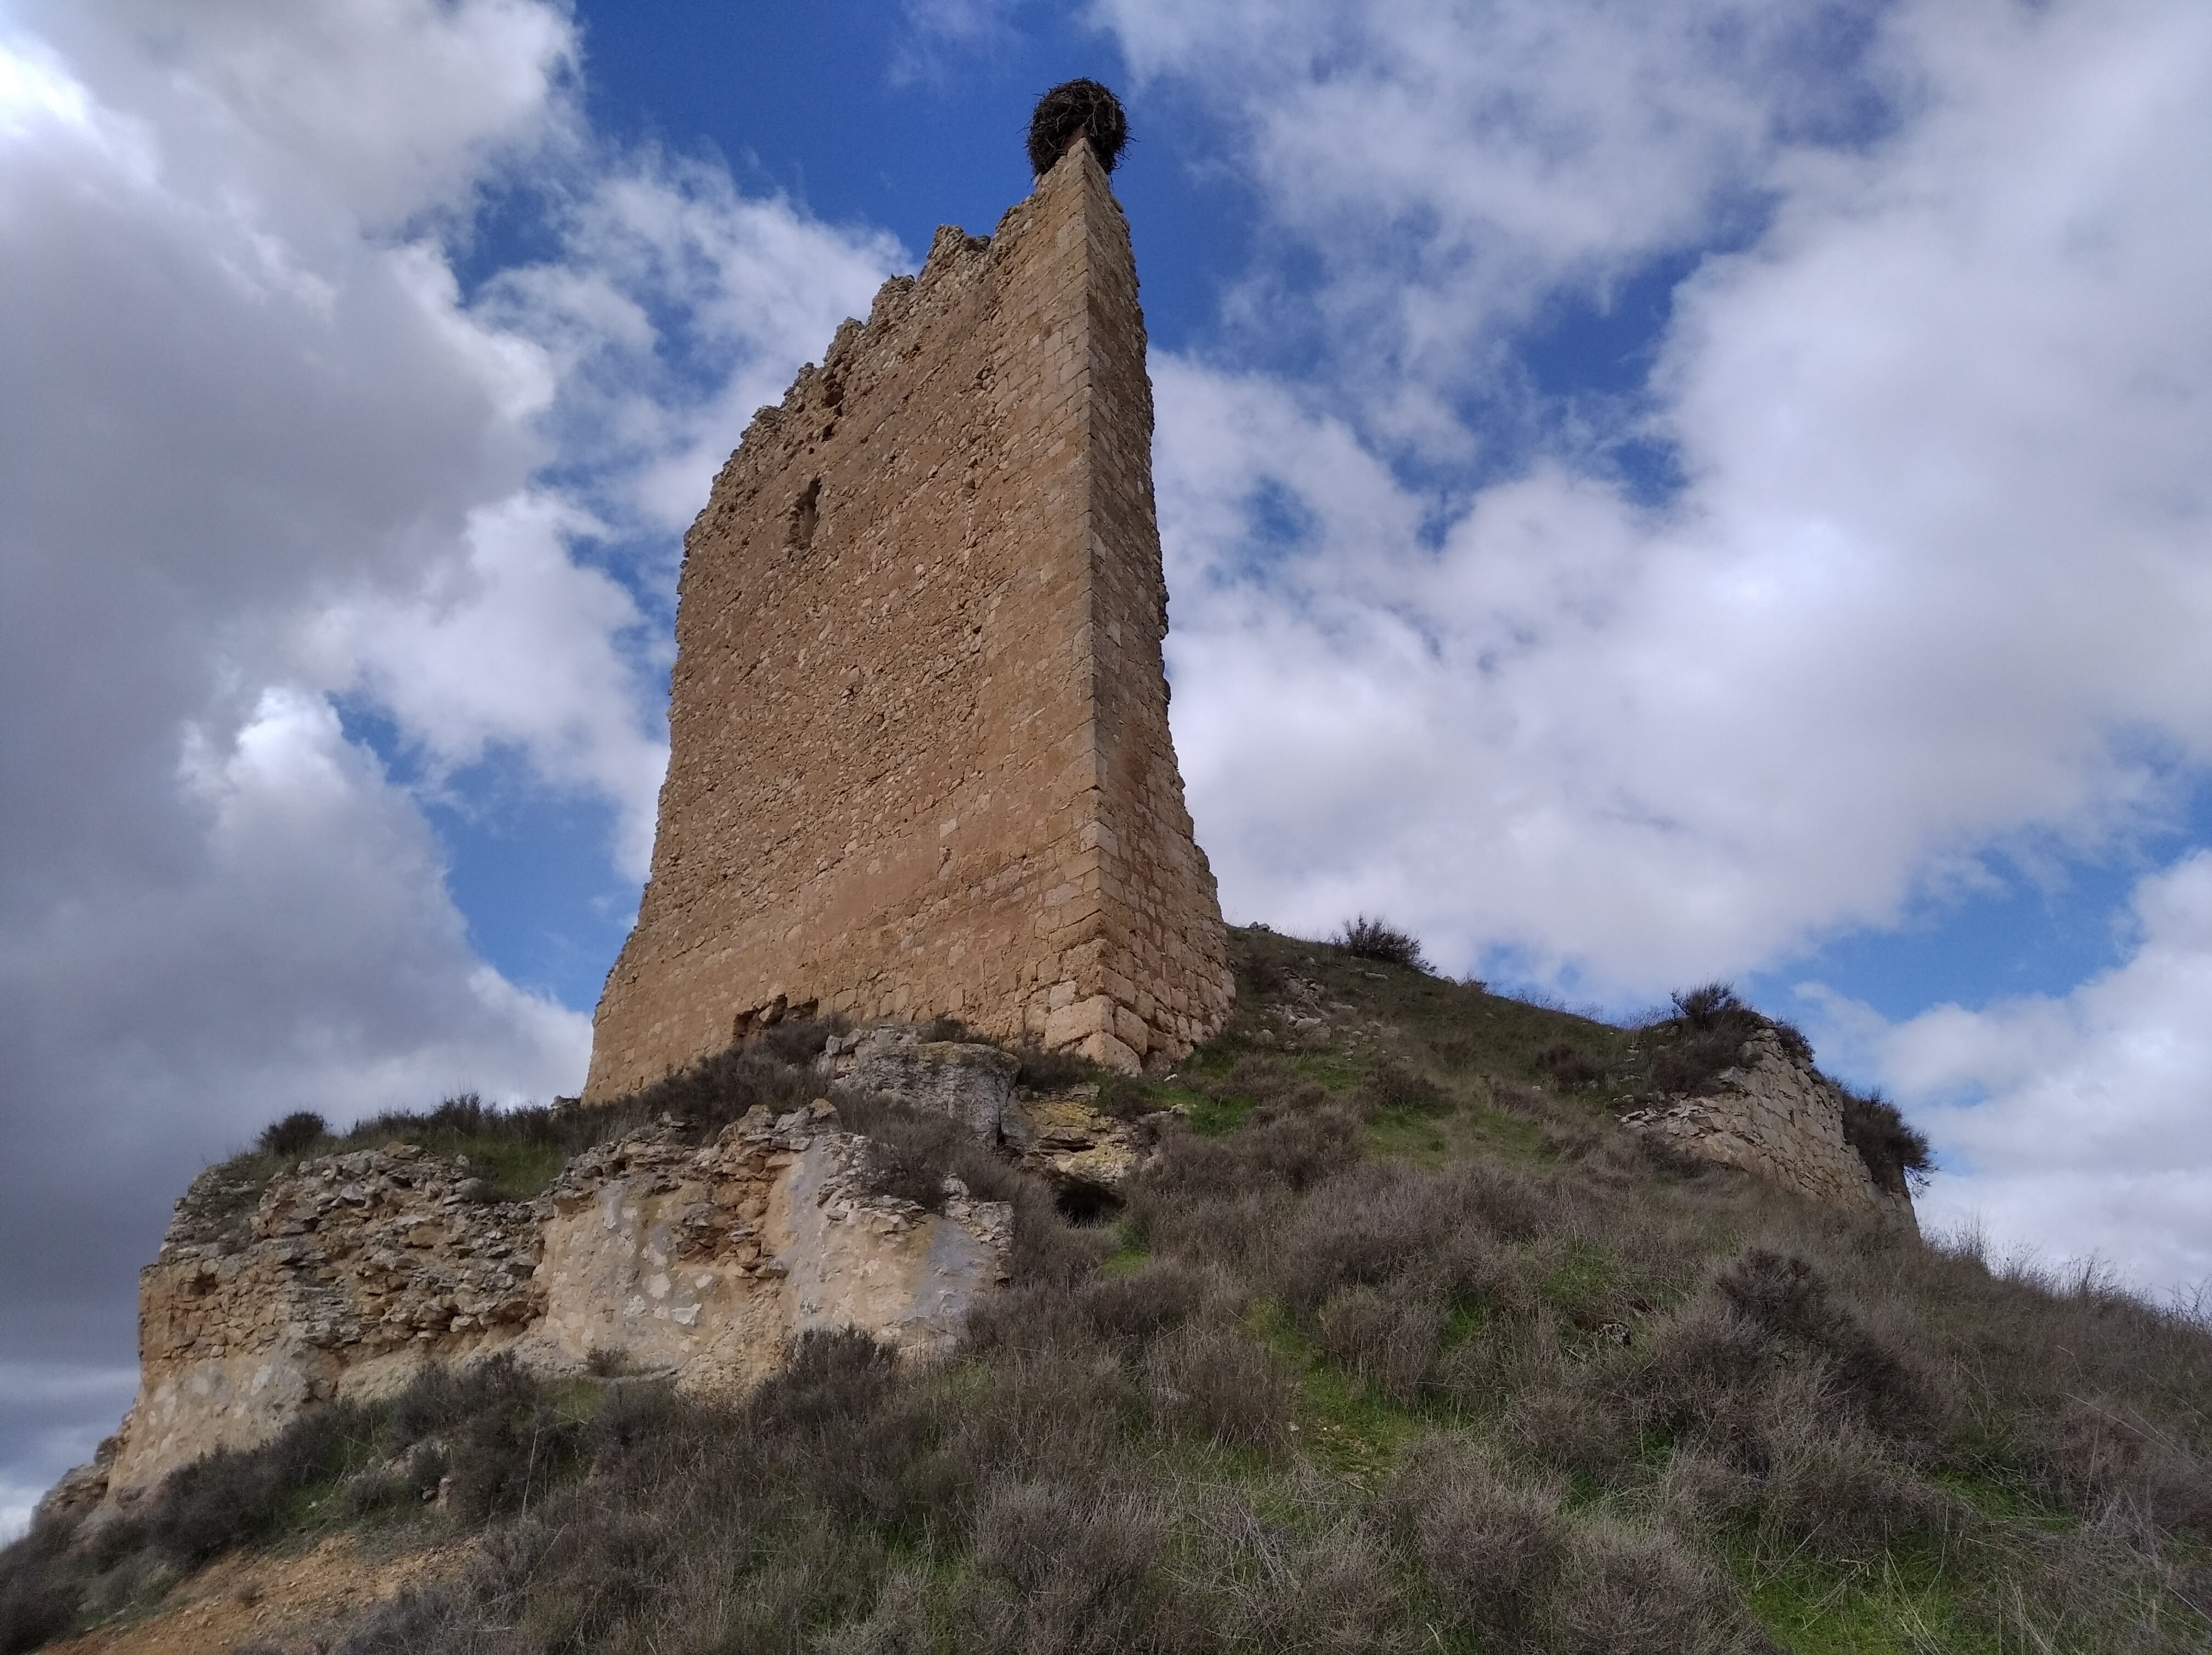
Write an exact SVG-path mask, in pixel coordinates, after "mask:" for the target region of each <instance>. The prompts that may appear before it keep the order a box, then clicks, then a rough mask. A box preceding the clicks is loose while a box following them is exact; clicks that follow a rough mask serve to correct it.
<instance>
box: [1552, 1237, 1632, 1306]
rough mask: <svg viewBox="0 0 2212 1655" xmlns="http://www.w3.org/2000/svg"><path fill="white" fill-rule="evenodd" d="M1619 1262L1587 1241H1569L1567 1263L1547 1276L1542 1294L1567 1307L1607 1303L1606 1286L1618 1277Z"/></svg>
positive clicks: (1608, 1295) (1608, 1287) (1607, 1291)
mask: <svg viewBox="0 0 2212 1655" xmlns="http://www.w3.org/2000/svg"><path fill="white" fill-rule="evenodd" d="M1619 1279H1620V1261H1619V1260H1618V1259H1616V1258H1614V1257H1613V1255H1612V1254H1611V1253H1609V1252H1607V1250H1605V1249H1604V1248H1602V1247H1593V1246H1591V1245H1590V1244H1589V1243H1587V1242H1582V1241H1577V1242H1574V1243H1571V1244H1570V1245H1569V1247H1568V1249H1567V1257H1566V1262H1565V1263H1563V1264H1561V1265H1560V1266H1559V1269H1555V1270H1553V1271H1552V1272H1551V1274H1549V1275H1547V1276H1546V1277H1545V1278H1544V1280H1543V1281H1542V1283H1541V1287H1542V1291H1543V1294H1544V1297H1545V1298H1547V1299H1550V1300H1551V1301H1552V1302H1553V1304H1555V1305H1561V1306H1563V1307H1564V1308H1565V1309H1568V1310H1585V1311H1594V1310H1597V1309H1600V1308H1601V1307H1602V1306H1603V1305H1606V1304H1607V1301H1608V1299H1609V1297H1610V1294H1609V1289H1611V1287H1613V1283H1614V1282H1615V1281H1618V1280H1619Z"/></svg>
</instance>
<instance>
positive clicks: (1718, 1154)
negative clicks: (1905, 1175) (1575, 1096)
mask: <svg viewBox="0 0 2212 1655" xmlns="http://www.w3.org/2000/svg"><path fill="white" fill-rule="evenodd" d="M1621 1124H1622V1125H1623V1126H1625V1127H1626V1128H1627V1129H1629V1130H1630V1131H1632V1132H1639V1133H1644V1134H1646V1135H1650V1137H1652V1138H1654V1139H1656V1140H1657V1141H1660V1142H1662V1143H1664V1144H1666V1145H1667V1146H1668V1147H1670V1148H1672V1149H1674V1150H1676V1151H1677V1152H1679V1153H1683V1154H1686V1155H1689V1156H1692V1157H1693V1158H1695V1159H1699V1160H1705V1161H1713V1162H1717V1164H1719V1165H1723V1166H1733V1167H1735V1168H1736V1169H1738V1170H1739V1171H1745V1172H1748V1173H1750V1174H1752V1175H1753V1177H1760V1178H1764V1179H1765V1180H1766V1181H1767V1182H1769V1183H1776V1184H1779V1185H1780V1186H1781V1187H1782V1188H1784V1189H1785V1190H1795V1191H1796V1193H1798V1194H1799V1195H1802V1196H1809V1197H1810V1198H1811V1199H1813V1200H1814V1201H1817V1202H1826V1204H1827V1205H1829V1206H1831V1207H1839V1208H1844V1210H1845V1211H1848V1212H1858V1213H1865V1214H1872V1215H1874V1216H1876V1217H1880V1218H1883V1219H1887V1220H1894V1221H1898V1222H1901V1223H1904V1224H1907V1225H1913V1226H1915V1227H1916V1228H1917V1221H1916V1220H1915V1219H1914V1217H1913V1213H1912V1198H1911V1196H1910V1194H1908V1193H1907V1192H1906V1191H1905V1190H1903V1189H1901V1188H1899V1189H1890V1188H1886V1187H1884V1185H1882V1184H1881V1183H1877V1182H1876V1181H1875V1177H1874V1175H1873V1173H1872V1172H1870V1171H1869V1170H1868V1168H1867V1165H1866V1163H1865V1162H1864V1161H1863V1160H1862V1159H1860V1157H1859V1154H1858V1152H1857V1150H1855V1149H1854V1148H1852V1147H1851V1146H1850V1142H1849V1141H1847V1140H1846V1139H1845V1138H1844V1111H1843V1096H1842V1093H1841V1092H1839V1091H1838V1089H1837V1087H1836V1086H1835V1083H1834V1082H1832V1081H1831V1080H1828V1079H1826V1077H1825V1076H1823V1075H1822V1074H1820V1072H1819V1071H1818V1070H1816V1069H1814V1068H1813V1067H1812V1066H1811V1065H1810V1064H1809V1063H1807V1062H1801V1061H1800V1060H1798V1059H1797V1058H1795V1057H1793V1056H1790V1053H1789V1051H1788V1050H1786V1049H1785V1048H1784V1044H1783V1041H1782V1039H1781V1037H1779V1036H1778V1035H1777V1034H1776V1033H1775V1032H1774V1031H1773V1030H1772V1029H1771V1028H1768V1029H1761V1030H1759V1031H1755V1032H1753V1034H1752V1035H1751V1036H1750V1037H1749V1038H1747V1039H1746V1040H1745V1042H1744V1043H1743V1045H1742V1046H1741V1049H1740V1050H1738V1052H1737V1054H1736V1062H1735V1066H1734V1067H1733V1068H1728V1069H1724V1070H1723V1071H1722V1072H1721V1074H1719V1075H1717V1077H1715V1079H1714V1080H1713V1081H1712V1083H1711V1089H1710V1090H1709V1091H1707V1092H1705V1093H1703V1094H1701V1095H1699V1096H1698V1097H1694V1098H1686V1097H1668V1098H1661V1099H1660V1100H1659V1101H1658V1102H1656V1104H1652V1105H1650V1107H1647V1108H1644V1109H1640V1110H1635V1111H1633V1112H1632V1113H1630V1114H1628V1115H1625V1116H1623V1117H1621Z"/></svg>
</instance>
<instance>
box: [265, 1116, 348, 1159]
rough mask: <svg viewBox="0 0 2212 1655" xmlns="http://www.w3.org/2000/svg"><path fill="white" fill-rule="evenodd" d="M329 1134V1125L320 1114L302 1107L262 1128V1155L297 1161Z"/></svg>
mask: <svg viewBox="0 0 2212 1655" xmlns="http://www.w3.org/2000/svg"><path fill="white" fill-rule="evenodd" d="M330 1134H331V1129H330V1124H329V1123H327V1122H325V1120H324V1119H323V1117H321V1116H319V1115H318V1114H316V1113H315V1111H314V1110H312V1109H299V1110H293V1111H292V1113H290V1114H289V1115H287V1116H286V1117H284V1118H283V1120H281V1121H271V1122H270V1123H269V1124H268V1125H267V1126H264V1127H263V1128H262V1129H261V1137H260V1141H259V1147H260V1150H261V1153H263V1154H264V1155H274V1156H276V1158H277V1159H279V1160H286V1161H290V1160H297V1159H299V1158H300V1157H301V1156H302V1155H304V1154H306V1153H307V1152H308V1151H309V1150H311V1149H313V1147H315V1146H316V1145H317V1144H319V1143H320V1142H322V1141H323V1140H324V1139H325V1138H327V1137H329V1136H330Z"/></svg>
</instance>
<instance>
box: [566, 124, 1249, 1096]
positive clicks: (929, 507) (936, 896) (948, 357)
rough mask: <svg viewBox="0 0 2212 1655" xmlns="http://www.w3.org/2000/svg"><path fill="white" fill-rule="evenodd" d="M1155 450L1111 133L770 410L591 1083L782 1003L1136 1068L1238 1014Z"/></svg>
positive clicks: (705, 1041) (708, 566) (675, 1052)
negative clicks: (1197, 769) (1177, 694)
mask: <svg viewBox="0 0 2212 1655" xmlns="http://www.w3.org/2000/svg"><path fill="white" fill-rule="evenodd" d="M1151 448H1152V393H1151V386H1150V382H1149V380H1147V378H1146V373H1145V334H1144V320H1143V316H1142V313H1141V312H1140V310H1139V307H1138V303H1137V282H1136V271H1135V265H1134V261H1133V257H1132V254H1131V252H1130V247H1129V238H1128V228H1127V222H1126V221H1125V220H1124V218H1123V217H1122V215H1121V209H1120V207H1119V206H1118V205H1117V204H1115V200H1114V198H1113V194H1112V192H1111V191H1110V190H1109V187H1108V186H1107V181H1106V176H1105V173H1103V170H1102V169H1101V168H1100V167H1099V166H1098V164H1097V161H1096V160H1095V159H1093V158H1092V156H1091V153H1090V150H1089V149H1088V147H1087V145H1085V143H1081V142H1078V143H1076V144H1074V145H1073V148H1072V149H1070V151H1069V152H1068V155H1067V156H1066V159H1065V160H1063V161H1061V162H1060V164H1059V165H1058V166H1057V167H1054V169H1053V170H1052V172H1050V173H1048V174H1047V175H1046V176H1045V177H1043V178H1042V179H1040V180H1039V182H1038V185H1037V188H1036V192H1035V193H1034V194H1032V195H1031V196H1030V198H1028V199H1026V200H1024V201H1023V202H1021V203H1019V204H1017V205H1016V206H1015V207H1013V208H1012V210H1010V211H1009V212H1008V213H1007V214H1006V216H1005V218H1004V219H1003V220H1002V221H1001V222H1000V225H999V228H998V230H997V232H996V233H995V234H994V235H993V236H992V237H991V238H990V239H989V240H981V239H977V238H971V237H969V236H966V235H963V234H961V233H960V232H959V231H957V230H955V229H951V228H945V229H941V230H939V232H938V234H937V239H936V240H935V242H934V243H933V246H931V248H930V253H929V258H928V260H927V263H926V265H924V267H923V269H922V271H921V276H920V277H919V278H916V279H908V278H898V279H895V280H893V281H891V282H890V283H886V284H885V285H884V288H883V289H882V291H881V292H879V293H878V295H877V296H876V300H875V304H874V307H873V308H872V312H871V313H870V315H869V318H868V320H867V322H866V325H865V326H862V325H860V324H859V323H856V322H848V323H846V324H845V325H844V326H842V327H841V328H840V329H839V330H838V332H837V336H836V339H835V340H834V341H833V342H832V344H831V345H830V347H829V351H828V352H827V354H826V356H825V359H824V361H823V364H822V366H821V367H820V368H815V367H813V366H811V365H810V366H809V367H808V368H805V370H803V371H802V372H801V373H800V374H799V378H798V380H797V381H796V382H795V383H794V384H793V386H792V387H791V390H790V392H788V393H787V395H786V397H785V398H784V400H783V403H782V405H781V406H780V407H776V408H767V409H763V410H762V411H760V413H759V414H757V416H756V417H754V420H753V423H752V424H751V425H750V427H749V428H748V429H747V430H746V432H745V435H744V441H743V443H742V445H741V446H740V447H739V448H738V451H737V453H735V454H734V455H732V458H731V459H730V462H729V464H728V465H726V466H725V467H724V468H723V471H722V473H721V475H720V477H719V478H717V479H716V481H715V484H714V491H713V494H712V496H711V498H710V499H709V501H708V506H707V508H706V510H705V511H704V512H702V514H701V515H700V517H699V519H698V520H697V522H696V524H695V525H694V526H693V527H692V529H691V532H690V536H689V537H688V538H687V540H686V543H685V563H684V575H683V581H682V586H681V590H680V593H679V599H678V613H677V663H676V669H675V674H674V682H673V686H672V694H671V708H670V737H671V741H670V746H671V751H670V762H669V770H668V777H667V780H666V782H665V785H664V786H663V788H662V790H661V798H660V815H659V829H658V832H657V836H656V838H655V843H654V847H653V868H652V878H651V879H650V881H649V883H648V884H647V887H646V891H645V894H644V897H643V900H642V902H641V906H640V910H639V915H638V921H637V925H636V928H635V930H634V931H633V932H632V933H631V935H630V938H629V941H628V943H627V944H626V945H625V946H624V948H623V952H622V955H621V958H619V959H618V960H617V963H616V964H615V968H614V970H613V971H612V972H611V973H610V975H609V977H608V980H607V984H606V989H605V993H604V995H603V996H602V998H601V1000H600V1002H599V1012H598V1015H597V1018H596V1019H595V1023H594V1029H593V1043H592V1068H591V1075H590V1079H589V1080H588V1082H587V1084H586V1092H585V1095H586V1098H588V1099H592V1100H598V1099H603V1098H610V1097H614V1096H617V1095H620V1094H621V1093H623V1092H627V1091H629V1090H631V1089H633V1088H635V1087H637V1086H641V1085H645V1084H647V1083H650V1082H651V1081H653V1080H657V1079H659V1077H660V1076H661V1075H662V1074H665V1073H667V1072H668V1071H670V1070H671V1069H674V1068H682V1067H683V1066H684V1065H686V1064H688V1063H690V1062H694V1061H696V1060H697V1059H699V1058H701V1057H703V1056H708V1055H709V1054H711V1053H713V1052H715V1051H718V1050H722V1049H723V1048H725V1047H726V1046H728V1045H730V1044H732V1042H733V1041H734V1040H736V1039H739V1038H742V1037H744V1034H745V1033H746V1032H747V1031H748V1030H749V1029H750V1028H751V1027H753V1026H756V1025H757V1024H759V1023H761V1022H763V1021H772V1020H774V1019H775V1018H776V1017H778V1016H780V1015H781V1013H783V1011H784V1010H785V1009H786V1008H787V1007H790V1008H804V1007H817V1008H818V1009H820V1010H822V1011H825V1012H826V1011H831V1010H836V1011H842V1012H845V1013H849V1014H851V1015H853V1016H854V1017H856V1018H859V1019H872V1018H876V1017H906V1018H921V1017H927V1016H930V1015H933V1014H938V1013H950V1014H952V1015H955V1016H957V1017H959V1018H961V1019H963V1020H964V1021H966V1022H967V1023H968V1024H969V1025H970V1026H972V1027H973V1028H975V1030H977V1031H979V1032H980V1033H982V1034H985V1035H987V1036H990V1037H996V1038H1005V1039H1012V1038H1020V1037H1029V1038H1034V1039H1037V1040H1040V1041H1042V1042H1043V1043H1044V1044H1048V1045H1050V1046H1054V1047H1069V1048H1076V1049H1079V1050H1083V1051H1084V1052H1085V1053H1086V1054H1087V1055H1089V1056H1092V1057H1094V1058H1097V1059H1098V1060H1100V1061H1102V1062H1109V1063H1112V1064H1115V1065H1116V1066H1118V1067H1121V1068H1133V1067H1135V1066H1136V1065H1137V1064H1139V1062H1142V1061H1144V1060H1145V1059H1146V1058H1148V1057H1151V1058H1154V1059H1155V1060H1164V1059H1170V1058H1173V1057H1176V1056H1181V1055H1182V1054H1183V1053H1185V1052H1187V1051H1188V1050H1189V1048H1190V1047H1191V1045H1193V1044H1195V1043H1196V1042H1198V1041H1200V1040H1201V1039H1203V1038H1205V1037H1206V1036H1207V1035H1208V1034H1210V1033H1211V1032H1212V1031H1213V1030H1214V1029H1215V1028H1217V1027H1218V1025H1219V1023H1220V1020H1221V1019H1222V1018H1223V1017H1224V1016H1225V1013H1226V1010H1227V1007H1228V1004H1229V1000H1230V996H1231V991H1232V984H1231V977H1230V973H1229V970H1228V966H1227V963H1226V946H1225V938H1224V935H1223V932H1222V926H1221V917H1220V910H1219V907H1218V902H1217V900H1216V897H1215V894H1214V885H1213V879H1212V872H1211V870H1210V869H1209V868H1208V867H1207V866H1206V859H1205V856H1204V855H1203V854H1202V853H1201V852H1200V850H1199V849H1198V847H1197V845H1196V844H1195V843H1194V840H1193V837H1192V832H1191V823H1190V817H1189V814H1188V811H1187V810H1186V809H1185V807H1184V803H1183V795H1182V779H1181V776H1180V775H1179V774H1178V772H1177V770H1176V761H1175V753H1174V750H1173V747H1172V745H1171V744H1170V737H1169V731H1168V721H1167V686H1166V680H1165V676H1164V669H1163V666H1162V658H1161V641H1162V638H1163V636H1164V632H1165V630H1166V590H1165V583H1164V576H1163V575H1162V571H1161V566H1160V551H1159V538H1158V528H1157V525H1156V521H1155V517H1154V508H1153V499H1152V478H1151Z"/></svg>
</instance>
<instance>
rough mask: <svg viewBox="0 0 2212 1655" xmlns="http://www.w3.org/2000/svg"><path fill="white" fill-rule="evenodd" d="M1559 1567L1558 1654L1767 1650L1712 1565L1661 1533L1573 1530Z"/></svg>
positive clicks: (1599, 1525)
mask: <svg viewBox="0 0 2212 1655" xmlns="http://www.w3.org/2000/svg"><path fill="white" fill-rule="evenodd" d="M1566 1567H1567V1569H1568V1571H1569V1573H1570V1574H1571V1579H1572V1581H1573V1587H1572V1590H1571V1591H1562V1592H1559V1593H1558V1594H1557V1595H1556V1596H1555V1597H1554V1598H1553V1602H1552V1604H1551V1611H1552V1612H1551V1617H1550V1618H1551V1626H1550V1628H1549V1630H1550V1632H1551V1637H1550V1640H1549V1643H1550V1646H1551V1647H1552V1648H1553V1649H1554V1650H1556V1651H1558V1652H1559V1655H1680V1652H1683V1651H1686V1650H1697V1651H1700V1652H1711V1655H1725V1652H1730V1651H1736V1650H1742V1651H1746V1652H1750V1651H1756V1650H1768V1649H1771V1648H1772V1646H1771V1644H1770V1643H1768V1642H1767V1640H1766V1639H1765V1636H1764V1635H1763V1634H1759V1632H1758V1631H1757V1630H1756V1628H1753V1626H1751V1625H1750V1624H1749V1623H1748V1622H1747V1617H1746V1616H1745V1615H1743V1613H1742V1611H1741V1609H1740V1608H1739V1607H1738V1606H1737V1603H1736V1597H1735V1591H1734V1590H1733V1589H1732V1588H1731V1587H1730V1586H1729V1583H1728V1580H1727V1579H1726V1578H1725V1577H1723V1575H1722V1574H1721V1573H1720V1571H1719V1570H1718V1569H1717V1568H1716V1567H1714V1565H1713V1564H1712V1563H1711V1561H1708V1560H1706V1559H1705V1558H1703V1557H1700V1556H1699V1555H1698V1554H1697V1553H1695V1552H1693V1551H1692V1550H1691V1549H1689V1547H1688V1546H1686V1544H1685V1543H1684V1542H1682V1541H1681V1540H1680V1538H1678V1537H1677V1536H1674V1535H1672V1534H1669V1533H1668V1532H1666V1531H1664V1530H1635V1529H1630V1528H1626V1527H1625V1526H1623V1525H1621V1524H1615V1523H1607V1522H1595V1523H1585V1524H1578V1525H1577V1528H1576V1530H1575V1532H1574V1536H1573V1541H1572V1544H1571V1549H1570V1552H1569V1561H1568V1563H1567V1565H1566Z"/></svg>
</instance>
